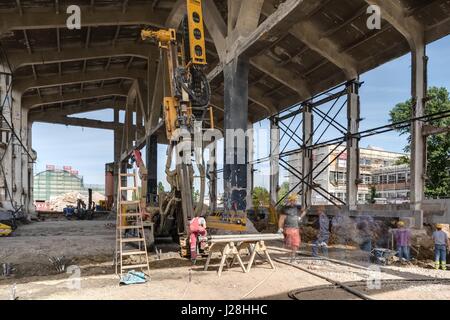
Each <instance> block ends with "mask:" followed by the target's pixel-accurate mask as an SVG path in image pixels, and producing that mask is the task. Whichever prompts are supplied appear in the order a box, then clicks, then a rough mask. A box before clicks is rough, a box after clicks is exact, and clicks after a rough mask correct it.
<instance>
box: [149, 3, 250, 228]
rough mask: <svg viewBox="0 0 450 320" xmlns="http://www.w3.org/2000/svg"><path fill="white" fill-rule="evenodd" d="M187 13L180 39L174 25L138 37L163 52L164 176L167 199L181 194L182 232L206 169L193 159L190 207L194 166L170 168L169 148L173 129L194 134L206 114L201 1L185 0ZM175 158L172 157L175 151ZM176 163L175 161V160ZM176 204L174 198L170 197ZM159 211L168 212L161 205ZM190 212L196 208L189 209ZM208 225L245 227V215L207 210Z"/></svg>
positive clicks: (172, 146) (207, 93) (197, 210)
mask: <svg viewBox="0 0 450 320" xmlns="http://www.w3.org/2000/svg"><path fill="white" fill-rule="evenodd" d="M186 4H187V14H186V16H185V19H184V20H183V22H182V27H181V30H180V34H181V37H180V39H178V35H177V31H176V30H175V29H166V30H151V29H145V30H142V32H141V37H142V39H143V40H147V39H152V40H154V41H155V42H157V43H158V44H159V47H160V49H161V50H162V52H163V53H165V55H166V60H167V69H168V70H167V71H168V74H169V77H168V78H167V79H168V81H169V90H167V91H166V92H168V93H169V94H168V95H167V96H166V97H164V101H163V110H164V121H165V127H166V135H167V138H168V140H169V141H170V146H169V152H168V159H167V163H166V174H167V176H168V179H167V180H168V182H169V183H170V184H171V187H172V190H174V192H173V195H172V197H173V198H174V199H179V197H180V195H181V204H182V205H181V208H177V209H176V211H177V210H178V211H181V213H180V214H182V216H183V219H182V220H183V223H184V232H186V231H187V228H188V220H190V219H191V218H193V217H194V216H198V215H200V214H201V212H202V207H203V197H204V185H205V181H204V180H205V168H204V165H203V159H197V156H196V163H197V166H198V169H199V172H200V177H201V191H200V193H201V195H200V201H199V202H198V203H197V205H196V206H195V209H194V203H193V200H192V187H193V174H192V173H193V169H192V165H185V164H181V165H177V168H176V169H175V170H173V171H171V170H170V167H171V164H172V160H171V157H172V152H170V151H172V150H175V146H176V145H177V144H178V143H179V141H178V139H179V137H177V135H176V134H175V132H176V131H177V129H183V130H187V131H189V132H191V133H193V132H194V122H195V121H198V119H199V117H200V119H201V117H202V114H203V115H204V114H208V109H207V108H208V107H209V98H210V95H211V92H210V88H209V83H208V80H207V78H206V76H205V74H204V72H203V69H204V67H205V65H206V64H207V60H206V45H205V31H204V30H205V29H204V23H203V11H202V1H201V0H186ZM209 117H210V121H211V127H214V120H213V114H212V109H210V110H209ZM175 156H177V155H175ZM177 163H179V162H178V161H177ZM169 203H172V204H175V203H177V202H176V201H172V202H171V201H169ZM163 211H164V212H166V211H167V212H170V211H171V210H166V209H164V208H163ZM194 211H195V212H194ZM208 219H209V221H210V222H211V227H213V228H217V229H231V230H236V231H243V230H245V224H246V217H241V216H239V217H238V216H234V215H231V216H228V217H224V216H223V215H221V214H212V215H211V216H210V218H208Z"/></svg>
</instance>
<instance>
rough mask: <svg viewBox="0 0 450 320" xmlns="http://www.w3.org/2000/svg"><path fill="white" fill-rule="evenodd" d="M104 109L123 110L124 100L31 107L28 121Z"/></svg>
mask: <svg viewBox="0 0 450 320" xmlns="http://www.w3.org/2000/svg"><path fill="white" fill-rule="evenodd" d="M104 109H117V110H125V100H123V101H122V102H120V101H117V99H116V101H114V99H111V100H103V101H98V102H90V103H82V104H78V105H67V106H63V107H62V108H61V107H60V106H58V107H45V108H43V109H41V108H35V109H31V110H30V112H29V113H28V117H29V119H30V121H38V119H50V118H51V117H53V116H69V115H74V114H78V113H86V112H92V111H98V110H104Z"/></svg>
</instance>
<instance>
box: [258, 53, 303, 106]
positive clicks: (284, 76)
mask: <svg viewBox="0 0 450 320" xmlns="http://www.w3.org/2000/svg"><path fill="white" fill-rule="evenodd" d="M250 63H251V65H252V66H253V67H255V68H257V69H258V70H260V71H261V72H263V73H266V74H268V75H269V76H270V77H272V78H274V79H275V80H277V81H278V82H280V83H282V84H284V85H285V86H287V87H289V88H291V89H292V90H294V91H295V92H297V93H298V94H299V96H300V97H301V98H304V99H306V98H309V97H310V96H311V91H310V89H309V85H308V83H307V82H306V80H304V79H302V78H301V77H299V76H297V75H296V74H294V73H293V72H292V71H290V70H288V69H285V68H280V67H278V66H277V64H276V63H275V62H274V61H273V60H272V59H271V58H269V57H267V56H264V55H260V56H257V57H253V58H251V59H250Z"/></svg>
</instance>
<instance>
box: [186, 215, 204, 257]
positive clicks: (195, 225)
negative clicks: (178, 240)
mask: <svg viewBox="0 0 450 320" xmlns="http://www.w3.org/2000/svg"><path fill="white" fill-rule="evenodd" d="M189 231H190V234H189V244H190V251H191V261H192V263H193V264H195V263H196V262H197V255H198V244H200V245H202V244H203V243H204V241H200V240H201V239H200V237H201V238H205V237H206V235H207V232H206V220H205V218H203V217H195V218H194V219H192V220H191V222H190V223H189ZM201 249H203V248H201Z"/></svg>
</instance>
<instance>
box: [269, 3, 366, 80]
mask: <svg viewBox="0 0 450 320" xmlns="http://www.w3.org/2000/svg"><path fill="white" fill-rule="evenodd" d="M270 2H272V3H273V2H274V1H273V0H271V1H269V2H268V3H266V5H265V6H264V8H263V14H264V15H266V16H269V15H271V14H273V12H274V11H275V9H274V6H273V5H268V4H269V3H270ZM309 2H310V3H311V4H310V5H309V6H310V8H309V9H308V10H310V11H315V10H316V9H318V8H321V7H322V4H323V2H321V1H314V2H312V1H309ZM304 17H305V18H306V16H304ZM289 34H291V35H292V36H294V37H295V38H297V39H299V40H300V41H302V42H303V43H304V44H305V45H306V46H307V47H308V48H310V49H311V50H313V51H315V52H317V53H318V54H320V55H321V56H322V57H324V58H325V59H327V60H328V61H330V62H331V63H332V64H334V65H336V66H337V67H339V68H340V69H342V70H343V71H344V73H345V75H346V77H347V79H348V80H352V79H355V78H356V77H357V76H358V71H357V69H358V68H357V66H358V63H357V61H356V60H355V59H353V58H352V57H351V56H350V55H348V54H346V53H341V52H340V48H339V46H338V45H337V44H336V43H335V42H333V41H332V40H330V39H329V38H327V37H324V33H323V32H321V31H320V30H319V29H318V28H317V27H316V26H315V25H314V23H312V22H311V21H308V20H307V19H305V20H303V21H300V22H299V23H297V24H295V25H294V26H293V27H292V28H291V29H290V30H289Z"/></svg>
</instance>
